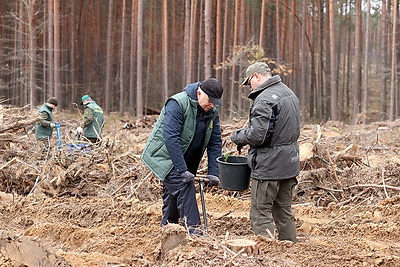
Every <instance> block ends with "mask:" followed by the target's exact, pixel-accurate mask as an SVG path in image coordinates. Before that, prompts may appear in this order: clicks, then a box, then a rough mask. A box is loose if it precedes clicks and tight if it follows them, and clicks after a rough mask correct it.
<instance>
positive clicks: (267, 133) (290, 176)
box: [231, 62, 300, 242]
mask: <svg viewBox="0 0 400 267" xmlns="http://www.w3.org/2000/svg"><path fill="white" fill-rule="evenodd" d="M242 84H243V85H249V86H250V90H251V92H250V94H249V98H250V99H251V100H253V104H252V105H251V108H250V117H249V123H248V125H247V127H245V128H243V129H239V130H237V131H235V132H234V133H233V134H232V136H231V139H232V141H233V142H234V143H235V144H236V145H238V149H239V148H240V147H242V146H245V145H249V146H250V149H249V154H248V156H247V162H248V164H249V166H250V169H251V178H252V180H251V205H250V221H251V225H252V228H253V231H254V232H255V234H257V235H264V236H268V237H274V235H275V226H276V230H277V231H278V239H279V240H290V241H293V242H296V241H297V238H296V225H295V219H294V214H293V210H292V206H291V205H292V190H293V188H294V186H295V185H296V184H297V179H296V176H298V175H299V172H300V160H299V146H298V144H297V139H298V137H299V135H300V111H299V99H298V98H297V97H296V95H295V94H294V92H293V91H292V90H291V89H290V88H289V87H287V86H286V85H285V84H284V83H282V81H281V78H280V77H279V76H278V75H276V76H272V74H271V69H270V68H269V67H268V65H267V64H265V63H263V62H257V63H254V64H253V65H250V66H249V67H248V68H247V70H246V78H245V80H244V81H243V83H242Z"/></svg>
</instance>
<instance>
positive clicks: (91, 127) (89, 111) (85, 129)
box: [76, 95, 104, 144]
mask: <svg viewBox="0 0 400 267" xmlns="http://www.w3.org/2000/svg"><path fill="white" fill-rule="evenodd" d="M81 104H82V105H84V106H85V110H84V112H83V125H82V127H78V128H77V129H76V131H77V133H78V134H81V133H83V135H84V136H85V138H87V139H88V140H89V141H90V142H92V143H95V144H97V143H99V142H100V141H101V133H102V131H103V126H104V115H103V109H102V108H101V107H100V106H99V105H98V104H97V103H96V102H95V101H94V100H92V98H91V97H90V96H89V95H84V96H82V103H81Z"/></svg>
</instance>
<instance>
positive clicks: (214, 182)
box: [206, 174, 219, 186]
mask: <svg viewBox="0 0 400 267" xmlns="http://www.w3.org/2000/svg"><path fill="white" fill-rule="evenodd" d="M206 178H207V179H208V185H209V186H216V185H219V178H218V177H217V176H215V175H211V174H207V175H206Z"/></svg>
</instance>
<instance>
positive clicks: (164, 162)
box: [142, 78, 223, 233]
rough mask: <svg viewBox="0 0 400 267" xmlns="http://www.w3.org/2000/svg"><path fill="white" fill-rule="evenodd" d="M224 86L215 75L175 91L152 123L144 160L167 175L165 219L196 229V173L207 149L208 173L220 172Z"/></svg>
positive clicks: (164, 221)
mask: <svg viewBox="0 0 400 267" xmlns="http://www.w3.org/2000/svg"><path fill="white" fill-rule="evenodd" d="M222 91H223V89H222V86H221V84H220V83H219V81H218V80H216V79H214V78H211V79H207V80H205V81H203V82H196V83H193V84H189V85H187V86H186V87H185V90H184V91H183V92H181V93H178V94H175V95H173V96H171V97H170V98H169V99H168V100H167V102H166V104H165V106H164V108H163V109H162V111H161V114H160V116H159V118H158V120H157V122H156V124H155V126H154V128H153V131H152V133H151V135H150V137H149V139H148V141H147V144H146V147H145V149H144V151H143V154H142V160H143V161H144V163H145V164H146V165H147V166H148V167H149V168H150V170H152V171H153V173H154V174H155V175H156V176H157V177H158V178H159V179H160V180H162V181H163V201H164V204H163V216H162V221H161V225H166V224H168V223H181V224H182V225H184V226H186V227H188V228H189V231H190V232H191V233H197V232H198V231H197V230H198V227H199V226H200V215H199V210H198V207H197V202H196V195H195V187H194V183H193V179H194V176H195V175H196V173H197V169H198V167H199V164H200V161H201V159H202V157H203V154H204V152H205V151H206V150H207V157H208V176H213V177H217V176H218V173H219V171H218V164H217V158H218V157H219V156H220V155H221V151H222V139H221V130H220V122H219V115H218V108H219V105H220V104H221V96H222Z"/></svg>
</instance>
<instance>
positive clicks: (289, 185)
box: [250, 178, 297, 242]
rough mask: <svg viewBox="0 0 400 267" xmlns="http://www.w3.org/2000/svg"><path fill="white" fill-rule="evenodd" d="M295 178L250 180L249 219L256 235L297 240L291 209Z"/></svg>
mask: <svg viewBox="0 0 400 267" xmlns="http://www.w3.org/2000/svg"><path fill="white" fill-rule="evenodd" d="M296 184H297V179H296V178H290V179H285V180H278V181H263V180H256V179H252V180H251V205H250V221H251V226H252V228H253V231H254V233H255V234H256V235H264V236H268V237H269V236H270V235H274V233H275V227H276V229H277V231H278V239H279V240H291V241H293V242H296V241H297V238H296V224H295V219H294V213H293V210H292V192H293V188H294V186H295V185H296Z"/></svg>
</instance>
